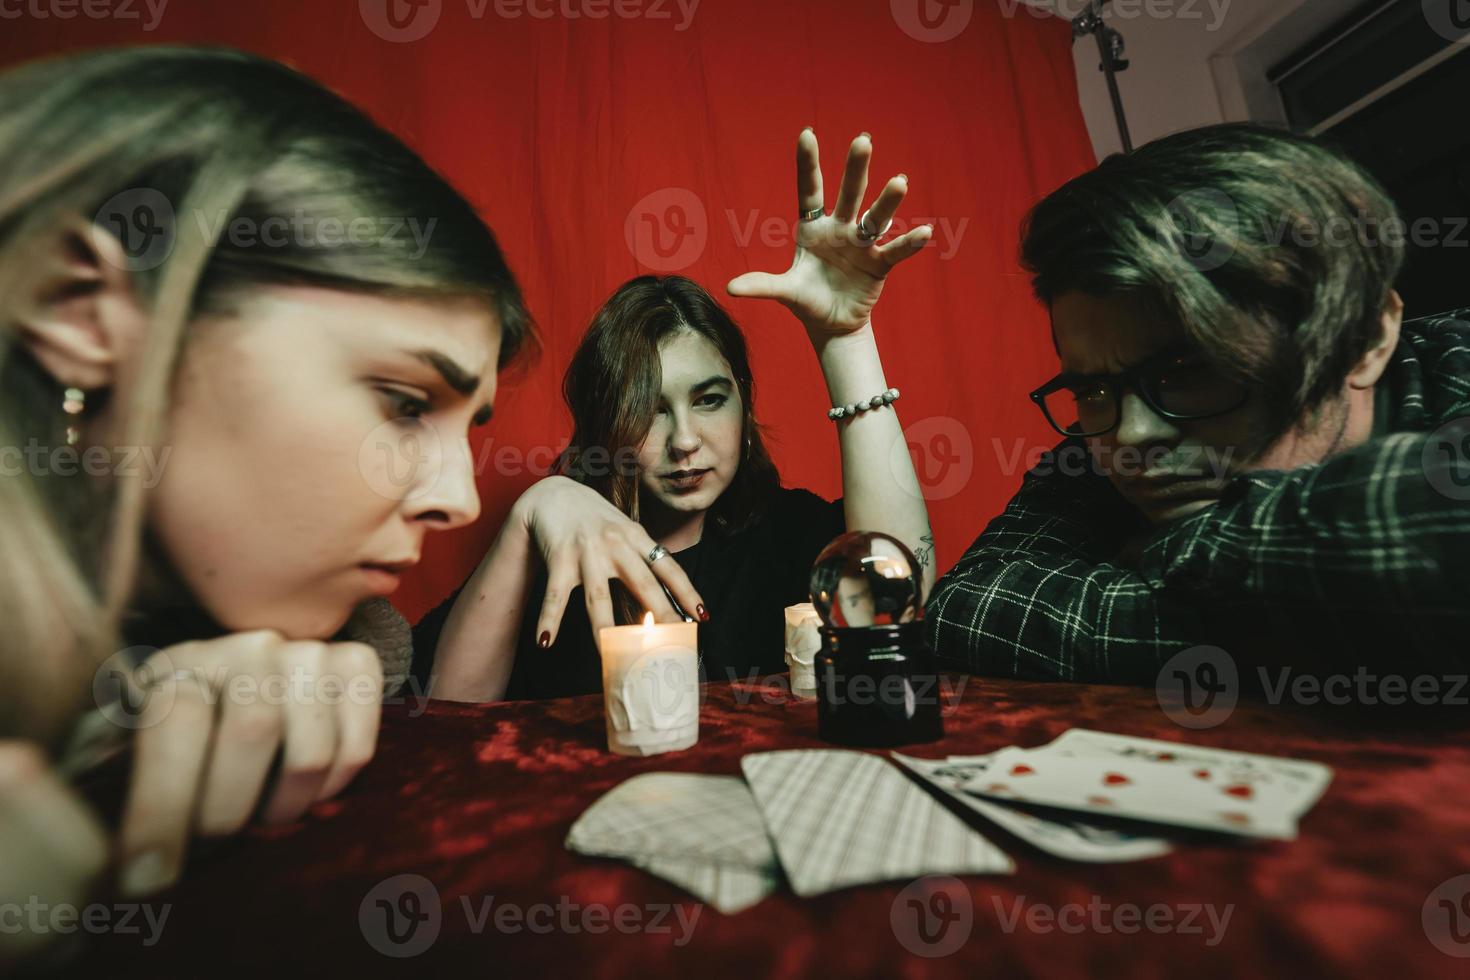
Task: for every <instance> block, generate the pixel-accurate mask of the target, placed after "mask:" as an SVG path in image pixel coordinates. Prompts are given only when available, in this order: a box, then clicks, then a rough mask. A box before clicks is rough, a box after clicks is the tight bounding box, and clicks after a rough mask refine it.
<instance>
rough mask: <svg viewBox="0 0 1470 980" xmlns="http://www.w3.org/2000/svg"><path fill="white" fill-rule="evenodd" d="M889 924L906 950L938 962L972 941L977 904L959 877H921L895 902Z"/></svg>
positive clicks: (899, 894) (890, 912)
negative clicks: (970, 939)
mask: <svg viewBox="0 0 1470 980" xmlns="http://www.w3.org/2000/svg"><path fill="white" fill-rule="evenodd" d="M888 923H889V925H891V926H892V927H893V935H894V937H895V938H897V939H898V941H899V943H900V944H901V945H902V946H903V948H904V949H906V950H908V951H909V952H910V953H913V954H914V955H916V956H923V957H925V958H928V959H936V958H938V957H940V956H948V955H949V954H951V953H953V952H954V951H955V950H957V949H959V948H960V947H961V946H963V945H964V944H965V943H966V942H967V941H968V940H969V938H970V932H971V930H972V929H973V928H974V926H975V905H974V902H973V901H972V900H971V898H970V890H969V889H968V888H966V887H965V884H964V882H962V881H960V880H959V879H958V878H952V877H949V876H947V875H946V876H930V877H926V878H920V879H919V880H917V881H915V882H912V883H910V884H909V885H908V887H906V888H905V889H904V890H903V891H901V892H899V893H898V897H897V898H895V899H894V900H893V906H892V907H891V908H890V909H889V913H888Z"/></svg>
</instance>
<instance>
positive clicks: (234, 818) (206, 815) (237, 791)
mask: <svg viewBox="0 0 1470 980" xmlns="http://www.w3.org/2000/svg"><path fill="white" fill-rule="evenodd" d="M281 731H282V720H281V710H280V708H279V707H278V706H276V705H273V704H267V703H266V702H265V700H264V699H262V698H238V699H236V700H235V701H231V700H229V699H225V703H224V704H223V705H222V707H221V710H220V720H219V726H218V728H217V729H216V731H215V736H214V742H215V745H214V752H213V753H212V754H211V755H210V757H209V760H208V763H207V771H206V773H205V776H204V788H203V792H202V796H201V799H200V802H199V806H198V816H197V817H196V818H195V827H196V829H197V830H198V832H199V833H200V834H203V835H205V836H209V837H218V836H225V835H228V834H234V833H237V832H239V830H240V829H241V828H242V827H244V826H245V824H246V823H247V822H248V821H249V820H250V816H251V814H253V813H254V812H255V809H256V805H257V804H258V803H259V802H260V797H261V794H262V793H263V792H264V790H265V783H266V778H267V776H269V774H270V769H271V763H272V762H274V761H275V758H276V752H277V750H279V749H280V746H281Z"/></svg>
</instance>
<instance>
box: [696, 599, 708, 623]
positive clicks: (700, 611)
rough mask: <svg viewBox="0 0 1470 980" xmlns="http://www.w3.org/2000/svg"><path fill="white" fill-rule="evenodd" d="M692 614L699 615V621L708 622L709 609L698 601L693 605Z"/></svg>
mask: <svg viewBox="0 0 1470 980" xmlns="http://www.w3.org/2000/svg"><path fill="white" fill-rule="evenodd" d="M694 614H695V615H696V616H698V617H699V621H700V622H701V623H707V622H709V610H708V609H706V608H704V604H703V603H700V604H699V605H698V606H695V607H694Z"/></svg>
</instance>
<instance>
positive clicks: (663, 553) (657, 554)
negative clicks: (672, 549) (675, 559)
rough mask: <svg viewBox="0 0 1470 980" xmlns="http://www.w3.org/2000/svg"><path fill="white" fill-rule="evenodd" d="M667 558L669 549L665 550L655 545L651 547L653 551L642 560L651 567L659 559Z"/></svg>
mask: <svg viewBox="0 0 1470 980" xmlns="http://www.w3.org/2000/svg"><path fill="white" fill-rule="evenodd" d="M667 557H669V549H668V548H665V547H664V546H663V545H661V544H656V545H654V546H653V550H652V551H650V552H649V553H648V554H647V555H646V556H644V559H643V560H644V561H646V562H648V563H649V564H650V565H652V564H653V563H654V562H656V561H658V560H659V559H660V558H667Z"/></svg>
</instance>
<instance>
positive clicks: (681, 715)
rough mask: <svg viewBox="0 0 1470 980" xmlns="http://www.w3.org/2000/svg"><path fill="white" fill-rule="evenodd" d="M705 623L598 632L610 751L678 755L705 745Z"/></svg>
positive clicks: (649, 621)
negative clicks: (702, 656)
mask: <svg viewBox="0 0 1470 980" xmlns="http://www.w3.org/2000/svg"><path fill="white" fill-rule="evenodd" d="M698 629H699V624H697V623H655V622H654V621H653V613H648V614H647V615H646V616H644V617H643V625H641V626H605V627H603V628H602V629H601V630H599V631H598V636H597V646H598V648H599V649H600V650H601V652H602V692H603V698H604V701H605V704H606V714H607V747H608V749H610V750H611V751H613V752H616V753H618V754H619V755H657V754H659V753H660V752H677V751H679V750H680V749H687V748H689V746H691V745H693V744H694V743H695V742H697V741H699V654H698V652H697V651H698V647H699V633H698Z"/></svg>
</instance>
